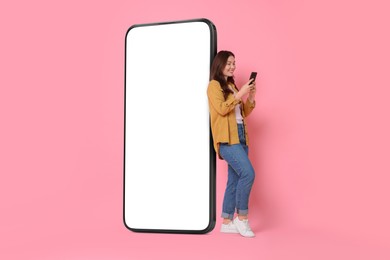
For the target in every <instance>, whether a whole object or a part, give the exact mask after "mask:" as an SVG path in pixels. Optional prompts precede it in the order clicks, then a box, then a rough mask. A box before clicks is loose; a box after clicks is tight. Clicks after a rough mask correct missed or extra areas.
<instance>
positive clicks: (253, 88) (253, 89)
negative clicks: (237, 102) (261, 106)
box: [248, 82, 256, 103]
mask: <svg viewBox="0 0 390 260" xmlns="http://www.w3.org/2000/svg"><path fill="white" fill-rule="evenodd" d="M255 96H256V82H253V83H252V84H250V91H249V96H248V99H249V101H251V102H252V103H253V101H254V100H255Z"/></svg>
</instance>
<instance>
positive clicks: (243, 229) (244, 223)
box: [233, 217, 255, 237]
mask: <svg viewBox="0 0 390 260" xmlns="http://www.w3.org/2000/svg"><path fill="white" fill-rule="evenodd" d="M233 223H234V225H235V226H236V228H237V229H238V231H239V232H240V234H241V236H243V237H255V233H253V231H252V230H251V227H250V226H249V222H248V220H247V219H243V220H239V219H238V217H236V218H235V219H234V220H233Z"/></svg>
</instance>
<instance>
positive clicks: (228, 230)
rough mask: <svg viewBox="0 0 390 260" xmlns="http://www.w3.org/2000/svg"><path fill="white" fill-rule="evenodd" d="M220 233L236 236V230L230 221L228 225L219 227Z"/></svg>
mask: <svg viewBox="0 0 390 260" xmlns="http://www.w3.org/2000/svg"><path fill="white" fill-rule="evenodd" d="M221 232H222V233H229V234H238V233H240V232H238V229H237V228H236V225H234V223H233V221H231V222H230V223H229V224H222V225H221Z"/></svg>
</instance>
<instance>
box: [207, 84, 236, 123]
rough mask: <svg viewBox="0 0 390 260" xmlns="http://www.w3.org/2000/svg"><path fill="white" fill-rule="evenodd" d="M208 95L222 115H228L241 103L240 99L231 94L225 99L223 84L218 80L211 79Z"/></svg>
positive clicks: (211, 102)
mask: <svg viewBox="0 0 390 260" xmlns="http://www.w3.org/2000/svg"><path fill="white" fill-rule="evenodd" d="M207 96H208V99H209V101H210V104H211V105H212V106H213V108H214V109H215V110H216V111H217V113H218V114H220V115H221V116H225V115H227V114H228V113H229V112H230V111H232V110H233V109H234V107H235V106H236V105H237V104H238V103H240V102H241V101H240V100H237V99H236V98H235V97H234V95H229V96H228V98H227V99H226V100H225V98H224V96H223V91H222V88H221V85H220V84H219V82H217V81H214V80H212V81H210V83H209V86H208V88H207Z"/></svg>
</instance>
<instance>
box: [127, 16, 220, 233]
mask: <svg viewBox="0 0 390 260" xmlns="http://www.w3.org/2000/svg"><path fill="white" fill-rule="evenodd" d="M125 45H126V50H125V113H124V114H125V118H124V119H125V131H124V133H125V138H124V140H125V141H124V223H125V226H126V227H127V228H128V229H130V230H132V231H137V232H162V233H207V232H209V231H211V230H212V229H213V228H214V225H215V171H216V166H215V160H216V159H215V158H216V156H215V152H214V150H213V146H212V137H211V132H210V123H209V112H208V103H207V93H206V90H207V86H208V82H209V71H210V65H211V62H212V59H213V58H214V56H215V54H216V51H217V50H216V45H217V42H216V29H215V26H214V24H213V23H212V22H211V21H209V20H207V19H196V20H187V21H175V22H164V23H154V24H140V25H134V26H132V27H130V28H129V30H128V31H127V34H126V42H125Z"/></svg>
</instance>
